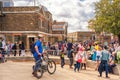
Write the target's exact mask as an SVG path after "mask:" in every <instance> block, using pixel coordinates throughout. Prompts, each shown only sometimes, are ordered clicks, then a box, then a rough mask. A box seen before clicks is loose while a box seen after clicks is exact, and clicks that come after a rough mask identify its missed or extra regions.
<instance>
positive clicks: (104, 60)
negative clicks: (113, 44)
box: [98, 46, 110, 78]
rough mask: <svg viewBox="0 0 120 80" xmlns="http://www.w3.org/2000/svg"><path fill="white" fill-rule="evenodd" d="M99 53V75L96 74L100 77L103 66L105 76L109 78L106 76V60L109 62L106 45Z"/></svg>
mask: <svg viewBox="0 0 120 80" xmlns="http://www.w3.org/2000/svg"><path fill="white" fill-rule="evenodd" d="M101 55H102V56H101V63H100V66H99V69H98V71H99V74H100V75H98V77H102V71H103V69H104V67H105V72H106V78H109V77H108V62H109V58H110V53H109V51H108V50H107V46H104V50H102V53H101Z"/></svg>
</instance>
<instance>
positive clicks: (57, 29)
mask: <svg viewBox="0 0 120 80" xmlns="http://www.w3.org/2000/svg"><path fill="white" fill-rule="evenodd" d="M67 28H68V23H67V22H57V21H54V22H53V25H52V37H53V41H54V42H56V41H66V39H67Z"/></svg>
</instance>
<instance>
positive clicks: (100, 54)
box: [60, 41, 120, 78]
mask: <svg viewBox="0 0 120 80" xmlns="http://www.w3.org/2000/svg"><path fill="white" fill-rule="evenodd" d="M64 50H67V51H64ZM65 52H66V53H65ZM119 53H120V45H119V43H118V41H114V42H111V43H108V42H105V43H104V44H102V43H101V42H92V43H90V42H81V41H80V42H78V43H74V44H73V43H71V42H68V43H64V44H62V46H61V54H60V58H61V67H62V68H63V67H64V65H65V59H64V58H65V57H64V55H65V54H67V57H68V58H69V61H70V65H69V66H70V68H71V69H73V68H74V71H75V72H76V69H77V71H78V72H79V71H80V69H82V68H83V67H84V69H85V70H86V65H87V64H86V62H87V60H88V59H90V60H92V61H95V62H96V68H95V70H97V71H98V72H99V77H102V72H103V71H105V72H106V78H109V76H108V73H112V74H114V71H113V67H115V66H116V64H115V61H116V62H117V61H118V62H119V60H120V57H119V56H120V54H119ZM73 64H74V65H73ZM73 66H74V67H73Z"/></svg>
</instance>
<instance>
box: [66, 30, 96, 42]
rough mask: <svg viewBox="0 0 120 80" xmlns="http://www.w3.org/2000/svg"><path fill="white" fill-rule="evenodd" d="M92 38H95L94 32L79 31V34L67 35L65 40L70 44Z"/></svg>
mask: <svg viewBox="0 0 120 80" xmlns="http://www.w3.org/2000/svg"><path fill="white" fill-rule="evenodd" d="M94 36H95V32H93V31H79V32H73V33H68V36H67V39H68V41H70V42H78V41H85V40H89V39H93V38H94Z"/></svg>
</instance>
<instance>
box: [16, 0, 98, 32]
mask: <svg viewBox="0 0 120 80" xmlns="http://www.w3.org/2000/svg"><path fill="white" fill-rule="evenodd" d="M14 1H15V3H14V4H15V6H20V5H23V6H24V5H33V2H34V0H14ZM30 1H31V2H30ZM97 1H99V0H36V5H40V4H41V5H43V6H45V7H46V8H47V9H48V10H49V11H50V12H51V13H52V16H53V20H56V21H65V22H68V32H69V33H70V32H75V31H88V30H89V29H88V27H87V26H88V21H89V20H90V19H92V18H94V15H95V14H94V12H95V10H94V8H95V7H94V3H95V2H97Z"/></svg>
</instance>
